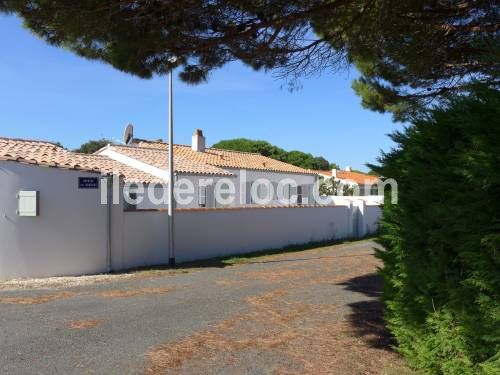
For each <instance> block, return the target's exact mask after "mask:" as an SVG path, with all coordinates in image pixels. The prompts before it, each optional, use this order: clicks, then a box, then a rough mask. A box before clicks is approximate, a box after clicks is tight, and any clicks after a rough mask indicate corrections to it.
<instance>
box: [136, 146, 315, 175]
mask: <svg viewBox="0 0 500 375" xmlns="http://www.w3.org/2000/svg"><path fill="white" fill-rule="evenodd" d="M133 144H134V145H136V146H138V147H142V148H150V149H159V150H166V149H167V147H168V144H167V143H163V142H151V141H144V140H136V141H134V143H133ZM174 153H175V154H176V156H177V157H182V158H184V159H187V160H191V161H195V162H199V163H203V164H208V165H212V166H216V167H220V168H234V169H252V170H258V171H268V172H282V173H296V174H309V175H310V174H316V172H314V171H311V170H307V169H303V168H300V167H296V166H294V165H291V164H288V163H284V162H282V161H278V160H274V159H271V158H268V157H266V156H262V155H260V154H257V153H251V152H241V151H228V150H221V149H217V148H207V149H206V150H205V152H196V151H193V150H192V149H191V146H188V145H174Z"/></svg>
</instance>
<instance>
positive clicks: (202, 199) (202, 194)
mask: <svg viewBox="0 0 500 375" xmlns="http://www.w3.org/2000/svg"><path fill="white" fill-rule="evenodd" d="M198 205H199V206H200V207H207V187H206V186H200V190H199V194H198Z"/></svg>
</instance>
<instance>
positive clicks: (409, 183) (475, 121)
mask: <svg viewBox="0 0 500 375" xmlns="http://www.w3.org/2000/svg"><path fill="white" fill-rule="evenodd" d="M392 138H393V139H394V141H395V142H396V143H397V145H398V147H397V148H396V149H394V150H392V151H391V152H390V153H387V154H384V155H383V156H382V157H381V159H380V162H381V166H379V167H375V166H372V167H373V168H374V169H375V171H376V172H377V173H378V174H380V175H383V176H386V177H389V178H394V179H395V180H396V181H397V182H398V191H399V202H398V204H397V205H392V204H391V203H390V200H389V199H386V204H385V206H384V217H383V221H382V235H381V240H380V241H381V243H382V245H384V247H385V249H386V250H385V251H379V252H378V253H377V256H378V257H380V258H381V259H382V260H383V262H384V268H383V270H382V271H381V272H382V274H383V276H384V278H385V290H384V298H385V302H386V305H387V310H386V318H387V321H388V324H389V327H390V329H391V331H392V333H393V334H394V336H395V338H396V340H397V342H398V348H399V350H400V351H401V353H403V354H404V355H405V356H406V358H407V359H408V360H409V361H410V363H411V364H412V365H413V366H415V367H417V368H420V369H423V370H424V371H425V372H426V373H430V374H453V375H455V374H456V375H459V374H460V375H461V374H471V375H472V374H491V375H493V374H499V373H500V199H499V198H500V168H499V166H500V92H499V91H494V90H490V89H487V88H484V87H475V88H474V90H473V91H472V92H471V93H470V94H469V95H468V96H461V97H455V98H452V99H450V100H449V101H448V103H447V105H446V106H442V107H441V108H439V109H435V110H433V111H432V114H431V115H430V116H428V117H426V118H424V119H421V120H419V121H416V122H415V123H414V125H413V126H411V127H409V128H407V129H406V130H405V131H404V132H399V133H395V134H394V135H393V136H392Z"/></svg>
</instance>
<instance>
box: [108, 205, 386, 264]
mask: <svg viewBox="0 0 500 375" xmlns="http://www.w3.org/2000/svg"><path fill="white" fill-rule="evenodd" d="M380 215H381V209H380V207H378V206H373V205H372V206H370V205H366V204H365V203H364V202H363V201H358V202H357V203H355V204H348V205H343V206H342V205H339V206H327V207H279V208H277V207H270V208H230V209H208V210H178V211H176V216H175V220H176V221H175V243H176V254H175V255H176V260H177V261H178V262H186V261H192V260H200V259H208V258H213V257H217V256H225V255H232V254H244V253H247V252H252V251H258V250H266V249H277V248H282V247H285V246H288V245H298V244H306V243H310V242H319V241H328V240H340V239H348V238H359V237H363V236H366V235H368V234H371V233H374V232H376V230H377V228H378V220H379V218H380ZM167 228H168V217H167V213H166V212H164V211H131V212H125V213H124V220H123V253H121V254H120V255H119V256H120V257H121V259H122V261H121V264H122V267H123V268H130V267H137V266H144V265H151V264H164V263H167V261H168V256H167V244H168V233H167ZM117 255H118V254H117ZM117 255H114V256H117Z"/></svg>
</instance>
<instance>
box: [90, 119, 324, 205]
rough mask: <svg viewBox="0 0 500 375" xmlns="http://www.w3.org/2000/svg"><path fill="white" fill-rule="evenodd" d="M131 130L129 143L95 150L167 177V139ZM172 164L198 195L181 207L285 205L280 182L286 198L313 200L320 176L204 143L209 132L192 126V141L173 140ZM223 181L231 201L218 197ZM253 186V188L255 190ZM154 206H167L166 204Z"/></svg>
mask: <svg viewBox="0 0 500 375" xmlns="http://www.w3.org/2000/svg"><path fill="white" fill-rule="evenodd" d="M129 129H130V128H129ZM130 134H131V133H128V134H127V136H126V141H127V144H126V145H108V146H106V147H104V148H103V149H101V150H99V151H98V152H97V154H98V155H101V156H106V157H108V158H110V159H112V160H114V161H116V162H119V163H122V164H124V165H127V166H132V167H134V168H137V169H139V170H141V171H143V172H145V173H148V174H153V175H156V176H158V177H160V178H161V179H163V181H166V177H167V170H166V168H167V148H168V144H166V143H163V142H152V141H146V140H141V139H134V138H133V136H131V135H130ZM174 169H175V177H176V180H177V182H180V180H181V179H187V180H189V181H191V182H192V183H193V185H194V199H193V200H192V201H191V202H189V203H182V202H179V201H178V200H177V207H178V208H181V207H184V208H195V207H208V208H210V207H235V206H247V205H256V204H261V205H262V204H265V205H280V204H283V202H280V200H279V195H278V185H279V183H280V182H281V183H282V186H281V187H280V188H281V189H282V190H280V191H281V192H282V195H284V196H285V198H290V197H291V196H296V197H297V201H296V203H297V204H299V205H300V204H313V203H314V199H313V194H314V191H315V190H314V189H317V186H316V182H317V181H318V176H317V174H316V173H315V172H313V171H310V170H307V169H303V168H300V167H296V166H294V165H291V164H288V163H284V162H281V161H278V160H274V159H271V158H268V157H265V156H262V155H260V154H257V153H249V152H239V151H228V150H221V149H216V148H206V147H205V136H204V135H203V132H202V131H201V130H200V129H196V130H195V131H194V133H193V136H192V143H191V145H179V144H175V145H174ZM207 176H210V178H207ZM202 181H203V182H202ZM224 182H227V183H228V184H231V185H232V186H234V189H233V192H232V194H231V195H232V201H231V202H229V203H228V202H226V203H221V202H220V201H218V200H216V199H215V196H214V192H215V187H216V186H217V184H218V183H219V184H220V185H222V184H223V183H224ZM252 189H255V190H254V191H255V194H254V195H252ZM156 190H157V192H158V194H157V196H161V195H162V191H163V192H165V190H166V186H165V185H163V186H157V187H156ZM163 195H164V194H163ZM256 198H260V199H256ZM285 204H286V205H289V203H285ZM151 206H152V205H151V202H149V201H148V200H147V199H145V200H143V201H142V202H141V203H140V204H138V206H137V208H139V209H140V208H150V207H151ZM155 206H156V207H157V208H158V207H164V206H166V203H163V204H161V205H159V206H158V205H155Z"/></svg>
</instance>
